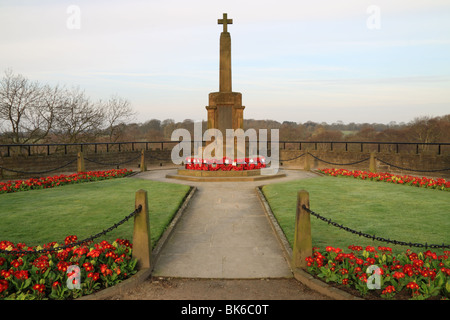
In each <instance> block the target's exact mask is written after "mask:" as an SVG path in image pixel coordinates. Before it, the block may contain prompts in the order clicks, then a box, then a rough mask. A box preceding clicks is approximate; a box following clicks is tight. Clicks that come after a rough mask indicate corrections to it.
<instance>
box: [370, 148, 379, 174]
mask: <svg viewBox="0 0 450 320" xmlns="http://www.w3.org/2000/svg"><path fill="white" fill-rule="evenodd" d="M369 171H370V172H372V173H375V172H377V163H376V162H375V153H374V152H371V153H370V162H369Z"/></svg>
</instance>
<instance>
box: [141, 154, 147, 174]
mask: <svg viewBox="0 0 450 320" xmlns="http://www.w3.org/2000/svg"><path fill="white" fill-rule="evenodd" d="M145 171H147V166H146V164H145V150H142V151H141V172H145Z"/></svg>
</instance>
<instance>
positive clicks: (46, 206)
mask: <svg viewBox="0 0 450 320" xmlns="http://www.w3.org/2000/svg"><path fill="white" fill-rule="evenodd" d="M139 189H144V190H147V192H148V202H149V213H150V232H151V236H152V241H153V245H155V244H156V242H157V240H158V239H159V237H160V236H161V235H162V233H163V232H164V230H165V228H166V226H167V225H168V223H169V222H170V221H171V219H172V217H173V215H174V214H175V213H176V211H177V209H178V208H179V206H180V204H181V203H182V201H183V199H184V197H185V195H186V194H187V192H188V191H189V186H184V185H179V184H171V183H163V182H156V181H149V180H143V179H135V178H122V179H112V180H105V181H99V182H89V183H82V184H74V185H67V186H63V187H58V188H53V189H42V190H32V191H26V192H18V193H8V194H2V195H0V221H1V223H0V241H1V240H9V241H12V242H14V243H17V242H22V243H25V244H27V245H39V244H45V243H49V242H52V241H57V242H58V243H62V242H63V240H64V238H65V237H66V236H68V235H76V236H77V237H78V239H79V240H82V239H84V238H86V237H89V236H91V235H95V234H97V233H99V232H101V231H103V230H104V229H107V228H109V227H110V226H112V225H113V224H115V223H117V222H119V221H120V220H122V219H123V218H124V217H125V216H127V215H129V214H130V213H131V212H133V211H134V205H135V203H134V202H135V193H136V191H137V190H139ZM132 237H133V219H130V220H128V221H127V222H125V223H124V224H122V225H121V226H119V227H118V228H116V229H114V230H113V231H111V232H109V233H107V235H106V236H104V237H100V238H98V239H97V240H98V241H101V240H108V241H114V240H115V239H116V238H124V239H129V240H130V241H131V240H132ZM97 240H96V241H97Z"/></svg>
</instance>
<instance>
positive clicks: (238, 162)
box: [185, 157, 266, 171]
mask: <svg viewBox="0 0 450 320" xmlns="http://www.w3.org/2000/svg"><path fill="white" fill-rule="evenodd" d="M265 167H266V159H265V158H264V157H253V158H242V159H234V160H232V159H230V158H228V157H223V159H202V158H193V157H187V158H186V162H185V168H186V169H188V170H204V171H243V170H256V169H261V168H265Z"/></svg>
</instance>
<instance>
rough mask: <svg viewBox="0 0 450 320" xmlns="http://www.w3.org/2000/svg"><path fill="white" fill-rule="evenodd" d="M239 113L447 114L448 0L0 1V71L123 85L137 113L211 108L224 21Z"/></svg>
mask: <svg viewBox="0 0 450 320" xmlns="http://www.w3.org/2000/svg"><path fill="white" fill-rule="evenodd" d="M224 12H227V13H228V18H231V19H233V24H232V25H231V26H229V27H228V31H229V32H230V33H231V40H232V66H233V71H232V76H233V91H236V92H241V93H242V99H243V105H245V107H246V109H245V111H244V117H245V118H252V119H259V120H263V119H273V120H277V121H280V122H281V121H285V120H287V121H295V122H301V123H303V122H306V121H308V120H311V121H316V122H328V123H333V122H336V121H339V120H340V121H343V122H344V123H349V122H359V123H363V122H369V123H372V122H379V123H388V122H390V121H396V122H409V121H411V120H412V119H414V118H415V117H420V116H442V115H445V114H449V113H450V2H449V1H448V0H420V1H417V0H416V1H405V0H345V1H339V0H321V1H303V0H292V1H290V0H289V1H288V0H277V1H274V0H270V1H266V0H259V1H243V0H239V1H234V0H231V1H230V0H227V1H223V0H222V1H215V0H207V1H206V0H202V1H192V0H190V1H182V0H164V1H148V0H147V1H143V0H142V1H138V0H128V1H119V0H116V1H114V0H104V1H103V0H102V1H92V0H91V1H88V0H84V1H81V0H78V1H77V0H71V1H63V0H40V1H34V0H29V1H22V0H14V1H4V0H0V71H1V73H2V75H3V72H4V71H5V70H6V69H8V68H9V69H12V71H13V72H14V73H20V74H22V75H24V76H26V77H27V78H29V79H31V80H36V81H39V82H41V83H50V84H61V85H65V86H67V87H72V86H79V87H80V88H82V89H84V90H85V91H86V93H87V95H88V96H90V97H91V98H92V99H93V100H97V99H100V98H101V99H106V98H108V97H109V96H110V95H113V94H117V95H119V96H121V97H124V98H127V99H128V100H130V102H131V103H132V106H133V108H134V109H135V110H136V111H137V112H138V117H137V119H136V121H137V122H145V121H147V120H150V119H152V118H155V119H160V120H164V119H169V118H171V119H174V120H175V121H182V120H184V119H192V120H195V121H197V120H202V119H203V120H206V110H205V106H206V105H207V104H208V94H209V93H210V92H215V91H218V88H219V36H220V32H221V31H222V26H221V25H218V24H217V19H220V18H222V14H223V13H224Z"/></svg>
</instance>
